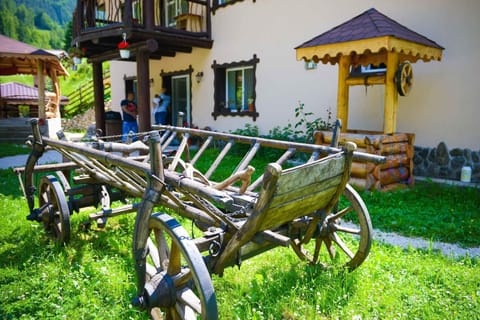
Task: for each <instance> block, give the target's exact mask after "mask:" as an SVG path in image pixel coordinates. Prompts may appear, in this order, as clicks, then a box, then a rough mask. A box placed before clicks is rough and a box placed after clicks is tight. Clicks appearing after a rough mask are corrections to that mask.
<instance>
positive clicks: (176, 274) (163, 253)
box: [141, 213, 218, 320]
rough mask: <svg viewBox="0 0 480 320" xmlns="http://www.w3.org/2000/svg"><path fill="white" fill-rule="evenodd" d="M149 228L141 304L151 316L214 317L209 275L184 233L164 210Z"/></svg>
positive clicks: (215, 313)
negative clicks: (144, 281)
mask: <svg viewBox="0 0 480 320" xmlns="http://www.w3.org/2000/svg"><path fill="white" fill-rule="evenodd" d="M149 228H150V236H149V238H148V240H147V248H148V256H147V260H146V283H145V286H144V296H143V297H142V299H143V301H142V303H141V304H142V305H143V307H146V308H147V309H148V311H149V313H150V316H151V317H152V318H153V319H208V320H210V319H217V317H218V315H217V312H218V311H217V302H216V298H215V293H214V290H213V285H212V281H211V279H210V274H209V272H208V269H207V267H206V265H205V262H204V261H203V257H202V255H201V254H200V252H199V251H198V249H197V247H196V245H195V244H194V242H193V241H192V240H191V239H190V237H189V235H188V233H187V232H186V231H185V229H184V228H183V227H182V226H181V225H180V224H179V223H178V222H177V221H176V220H175V219H173V218H172V217H170V216H169V215H167V214H164V213H156V214H153V215H152V216H151V217H150V220H149Z"/></svg>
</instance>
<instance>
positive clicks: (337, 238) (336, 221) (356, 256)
mask: <svg viewBox="0 0 480 320" xmlns="http://www.w3.org/2000/svg"><path fill="white" fill-rule="evenodd" d="M337 207H338V208H335V210H332V212H330V213H323V217H322V219H321V220H320V222H319V223H318V226H317V231H316V234H315V235H314V237H313V238H312V239H311V240H312V241H310V242H314V243H303V239H294V241H293V245H292V247H293V249H294V251H295V253H296V254H297V255H298V256H299V257H300V258H301V259H306V260H308V261H310V262H311V263H313V264H317V263H321V264H323V265H325V266H327V265H329V264H332V265H343V266H345V267H347V268H348V270H350V271H352V270H354V269H355V268H357V267H358V266H360V265H361V264H362V262H363V261H364V260H365V259H366V258H367V256H368V253H369V252H370V246H371V244H372V223H371V222H370V216H369V214H368V210H367V207H366V206H365V203H364V202H363V200H362V198H361V197H360V195H359V194H358V193H357V192H356V191H355V189H353V188H352V186H350V185H349V184H347V185H346V187H345V190H344V192H343V197H342V200H341V201H340V203H339V204H338V206H337ZM346 221H348V223H347V222H346ZM313 240H314V241H313ZM322 249H323V250H325V251H326V253H328V255H323V254H322ZM322 258H327V259H328V258H330V263H323V262H320V260H321V259H322Z"/></svg>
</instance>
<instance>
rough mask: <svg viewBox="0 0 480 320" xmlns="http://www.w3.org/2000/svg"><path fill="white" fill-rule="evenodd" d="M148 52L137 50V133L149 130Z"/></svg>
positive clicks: (142, 49) (143, 49) (141, 49)
mask: <svg viewBox="0 0 480 320" xmlns="http://www.w3.org/2000/svg"><path fill="white" fill-rule="evenodd" d="M149 56H150V52H149V51H148V50H147V49H145V48H140V49H138V50H137V105H138V131H139V132H145V131H149V130H150V129H151V123H150V113H151V112H150V80H149V79H150V69H149Z"/></svg>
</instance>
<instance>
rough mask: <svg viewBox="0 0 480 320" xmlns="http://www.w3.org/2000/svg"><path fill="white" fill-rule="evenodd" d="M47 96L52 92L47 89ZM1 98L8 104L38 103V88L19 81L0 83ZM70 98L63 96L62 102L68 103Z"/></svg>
mask: <svg viewBox="0 0 480 320" xmlns="http://www.w3.org/2000/svg"><path fill="white" fill-rule="evenodd" d="M45 93H47V94H46V96H48V95H49V94H50V95H51V94H52V93H50V92H48V91H46V92H45ZM0 98H1V99H3V100H5V101H6V102H7V103H8V104H22V103H26V104H30V103H34V104H38V88H35V87H31V86H28V85H26V84H23V83H18V82H7V83H2V84H0ZM68 101H69V100H68V98H67V97H65V96H62V97H61V103H63V104H66V103H68Z"/></svg>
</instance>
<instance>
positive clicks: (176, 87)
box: [162, 74, 192, 127]
mask: <svg viewBox="0 0 480 320" xmlns="http://www.w3.org/2000/svg"><path fill="white" fill-rule="evenodd" d="M162 82H163V85H164V87H165V88H166V89H167V94H168V95H170V97H171V98H172V99H171V102H170V108H169V110H168V114H167V119H168V121H167V122H168V123H169V124H171V125H173V126H178V125H180V126H186V127H190V126H191V124H192V115H191V112H192V108H191V102H190V74H177V75H167V76H163V78H162ZM180 112H182V113H183V121H182V119H179V117H178V115H179V113H180ZM179 120H180V123H178V122H179Z"/></svg>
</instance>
